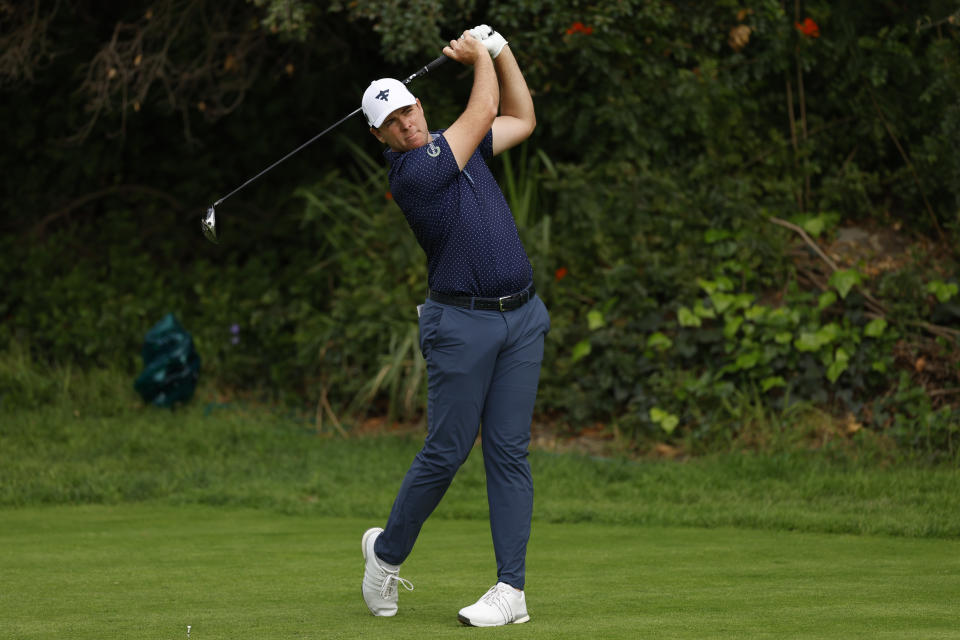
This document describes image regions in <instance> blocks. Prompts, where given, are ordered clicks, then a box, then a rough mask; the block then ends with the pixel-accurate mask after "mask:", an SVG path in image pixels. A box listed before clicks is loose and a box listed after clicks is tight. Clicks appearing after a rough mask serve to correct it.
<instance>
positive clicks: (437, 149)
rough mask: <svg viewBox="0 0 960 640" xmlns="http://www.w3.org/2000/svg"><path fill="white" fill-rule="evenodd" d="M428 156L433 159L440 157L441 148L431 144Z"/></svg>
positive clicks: (428, 148)
mask: <svg viewBox="0 0 960 640" xmlns="http://www.w3.org/2000/svg"><path fill="white" fill-rule="evenodd" d="M427 155H428V156H430V157H431V158H436V157H437V156H438V155H440V147H438V146H437V145H435V144H433V143H432V142H431V143H430V146H428V147H427Z"/></svg>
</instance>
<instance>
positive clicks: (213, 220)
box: [200, 56, 447, 244]
mask: <svg viewBox="0 0 960 640" xmlns="http://www.w3.org/2000/svg"><path fill="white" fill-rule="evenodd" d="M446 61H447V56H440V57H438V58H437V59H435V60H433V61H432V62H430V63H428V64H427V65H426V66H424V67H421V68H420V69H418V70H417V71H416V72H414V73H412V74H411V75H410V76H409V77H408V78H407V79H406V80H404V81H403V84H409V83H410V82H411V81H413V80H416V79H417V78H419V77H420V76H422V75H426V74H427V73H429V72H430V71H433V70H434V69H436V68H437V67H439V66H440V65H441V64H443V63H444V62H446ZM362 110H363V109H362V108H360V109H355V110H354V111H351V112H350V113H348V114H347V115H345V116H343V117H342V118H340V119H339V120H337V121H336V122H334V123H333V124H332V125H330V126H329V127H327V128H326V129H324V130H323V131H321V132H320V133H318V134H317V135H315V136H313V137H312V138H310V139H309V140H307V141H306V142H304V143H303V144H302V145H300V146H299V147H297V148H296V149H294V150H293V151H291V152H290V153H288V154H287V155H285V156H283V157H282V158H280V159H279V160H277V161H276V162H274V163H273V164H271V165H270V166H269V167H267V168H266V169H264V170H263V171H261V172H260V173H258V174H257V175H255V176H253V177H252V178H250V179H249V180H247V181H246V182H244V183H243V184H241V185H240V186H239V187H237V188H236V189H234V190H233V191H231V192H230V193H228V194H227V195H225V196H223V197H222V198H220V199H219V200H217V201H216V202H214V203H213V204H212V205H210V206H209V207H207V213H206V214H205V215H204V216H203V218H202V219H201V220H200V227H201V228H202V229H203V235H205V236H206V237H207V240H209V241H210V242H212V243H214V244H219V239H218V237H217V213H216V208H217V206H218V205H219V204H220V203H222V202H223V201H224V200H226V199H227V198H229V197H230V196H232V195H233V194H235V193H236V192H238V191H240V190H241V189H243V188H244V187H246V186H247V185H249V184H250V183H251V182H253V181H255V180H257V179H258V178H259V177H260V176H262V175H263V174H265V173H267V172H268V171H270V170H271V169H273V168H274V167H276V166H277V165H278V164H280V163H281V162H283V161H284V160H286V159H287V158H289V157H290V156H293V155H296V154H297V153H299V152H300V151H302V150H303V149H305V148H306V147H308V146H310V145H311V144H313V143H314V142H316V141H317V140H319V139H320V138H321V137H322V136H323V135H324V134H326V133H327V132H329V131H331V130H332V129H335V128H337V127H338V126H339V125H341V124H343V123H344V122H346V121H347V120H349V119H350V118H352V117H353V116H355V115H357V114H358V113H360V111H362Z"/></svg>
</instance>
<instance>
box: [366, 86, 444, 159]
mask: <svg viewBox="0 0 960 640" xmlns="http://www.w3.org/2000/svg"><path fill="white" fill-rule="evenodd" d="M370 133H372V134H373V135H374V136H376V138H377V140H379V141H380V142H382V143H384V144H386V145H387V146H388V147H390V148H391V149H393V150H394V151H401V152H402V151H411V150H413V149H418V148H420V147H422V146H423V145H425V144H427V143H428V142H430V140H431V136H430V130H429V129H427V119H426V117H424V115H423V107H422V106H421V105H420V100H419V99H418V100H417V103H416V104H411V105H409V106H406V107H400V108H399V109H397V110H395V111H393V112H392V113H390V115H388V116H387V117H386V118H385V119H384V121H383V122H382V123H381V124H380V127H379V128H373V127H371V128H370Z"/></svg>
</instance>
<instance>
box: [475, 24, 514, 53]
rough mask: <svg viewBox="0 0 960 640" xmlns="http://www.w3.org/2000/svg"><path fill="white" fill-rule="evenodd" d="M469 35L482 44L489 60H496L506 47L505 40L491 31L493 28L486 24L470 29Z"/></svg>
mask: <svg viewBox="0 0 960 640" xmlns="http://www.w3.org/2000/svg"><path fill="white" fill-rule="evenodd" d="M470 35H472V36H473V37H474V38H476V39H477V40H479V41H480V42H482V43H483V46H485V47H486V48H487V52H488V53H489V54H490V57H491V58H496V57H497V56H498V55H500V52H501V51H503V48H504V47H505V46H506V45H507V39H506V38H504V37H503V36H502V35H500V34H499V33H497V32H496V31H494V30H493V27H491V26H489V25H486V24H478V25H477V26H475V27H474V28H473V29H470Z"/></svg>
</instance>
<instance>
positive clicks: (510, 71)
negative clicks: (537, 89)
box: [493, 45, 536, 125]
mask: <svg viewBox="0 0 960 640" xmlns="http://www.w3.org/2000/svg"><path fill="white" fill-rule="evenodd" d="M493 65H494V68H495V69H496V71H497V78H498V79H499V81H500V115H503V116H511V117H514V118H517V119H519V120H523V121H525V122H529V123H530V124H531V125H533V124H534V123H536V115H535V113H534V109H533V98H532V97H531V95H530V89H528V88H527V81H526V80H525V79H524V78H523V73H522V72H521V71H520V65H519V64H518V63H517V59H516V58H515V57H514V55H513V52H512V51H511V50H510V45H506V46H505V47H504V48H503V49H502V50H501V51H500V55H498V56H497V57H496V59H495V60H494V61H493Z"/></svg>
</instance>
